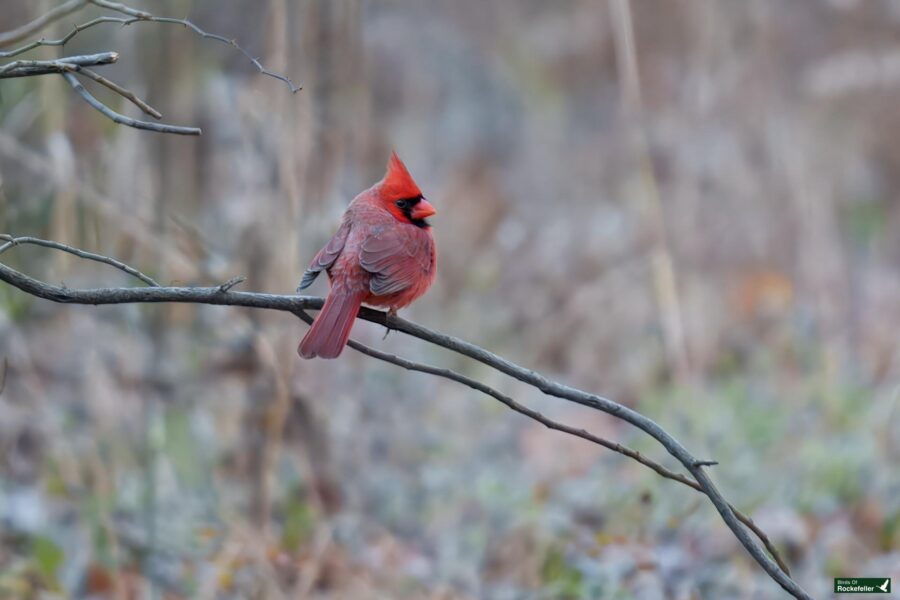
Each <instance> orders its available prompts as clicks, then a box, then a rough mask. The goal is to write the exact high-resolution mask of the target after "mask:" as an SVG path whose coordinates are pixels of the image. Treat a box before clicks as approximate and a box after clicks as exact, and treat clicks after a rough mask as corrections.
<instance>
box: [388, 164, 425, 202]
mask: <svg viewBox="0 0 900 600" xmlns="http://www.w3.org/2000/svg"><path fill="white" fill-rule="evenodd" d="M381 191H382V193H383V194H384V195H385V196H387V197H388V199H391V200H396V199H400V198H417V197H419V196H421V195H422V191H421V190H420V189H419V186H417V185H416V182H415V181H413V178H412V176H411V175H410V174H409V171H407V170H406V165H404V164H403V161H402V160H400V157H399V156H397V153H396V152H391V159H390V160H389V161H388V165H387V173H385V174H384V179H382V180H381Z"/></svg>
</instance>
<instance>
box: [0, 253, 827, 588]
mask: <svg viewBox="0 0 900 600" xmlns="http://www.w3.org/2000/svg"><path fill="white" fill-rule="evenodd" d="M3 239H6V240H8V241H7V243H6V244H4V245H3V246H0V253H2V252H4V251H6V250H8V249H9V248H11V247H12V246H14V245H15V240H16V239H17V238H13V237H12V236H3ZM19 239H21V238H19ZM41 242H45V243H44V244H38V245H46V246H47V247H50V248H56V247H57V246H62V247H63V248H60V249H65V251H67V252H70V251H71V250H77V249H73V248H71V247H70V246H66V245H65V244H59V242H48V241H46V240H41ZM32 243H37V242H32ZM77 252H82V253H84V254H86V255H87V254H90V255H92V256H95V257H101V258H103V259H106V260H100V261H99V262H105V263H107V264H112V265H113V266H117V265H122V266H126V265H124V264H123V263H120V262H119V261H117V260H115V259H112V258H109V257H103V256H102V255H94V254H93V253H86V252H84V251H82V250H77ZM94 260H96V259H94ZM117 268H121V267H120V266H117ZM128 268H129V269H130V268H131V267H128ZM132 270H134V269H132ZM134 271H135V272H137V271H136V270H134ZM145 277H146V276H145ZM0 280H2V281H5V282H6V283H8V284H10V285H12V286H13V287H16V288H18V289H19V290H21V291H23V292H25V293H27V294H30V295H32V296H35V297H37V298H43V299H45V300H51V301H53V302H60V303H66V304H93V305H99V304H130V303H144V302H146V303H160V302H185V303H194V304H210V305H219V306H244V307H250V308H266V309H274V310H281V311H285V312H290V313H293V314H294V315H296V316H297V317H299V318H300V319H302V320H304V321H305V322H307V323H310V322H311V321H312V318H311V317H310V316H309V315H308V314H306V313H305V312H304V311H305V310H306V309H320V308H321V307H322V305H323V304H324V300H323V299H322V298H316V297H311V296H283V295H275V294H260V293H252V292H232V291H230V288H228V287H227V286H228V285H229V283H230V282H226V283H225V284H222V285H220V286H215V287H153V286H151V287H142V288H100V289H77V290H76V289H69V288H66V287H59V286H54V285H50V284H47V283H44V282H42V281H39V280H37V279H34V278H32V277H29V276H27V275H25V274H23V273H20V272H18V271H16V270H14V269H11V268H10V267H8V266H6V265H4V264H3V263H0ZM142 281H145V280H144V279H142ZM145 283H146V281H145ZM358 318H360V319H363V320H366V321H370V322H372V323H377V324H379V325H382V326H384V327H387V328H390V329H393V330H396V331H400V332H402V333H406V334H407V335H411V336H413V337H417V338H419V339H421V340H424V341H426V342H429V343H431V344H434V345H437V346H440V347H442V348H445V349H447V350H451V351H453V352H456V353H458V354H461V355H463V356H466V357H469V358H472V359H474V360H477V361H479V362H481V363H482V364H485V365H487V366H489V367H491V368H493V369H495V370H497V371H500V372H501V373H504V374H506V375H509V376H511V377H513V378H515V379H518V380H519V381H522V382H524V383H527V384H528V385H531V386H532V387H535V388H536V389H538V390H540V391H541V392H543V393H545V394H547V395H550V396H555V397H557V398H561V399H564V400H567V401H569V402H574V403H576V404H580V405H582V406H587V407H589V408H593V409H595V410H599V411H601V412H604V413H606V414H609V415H612V416H614V417H616V418H618V419H621V420H623V421H625V422H627V423H629V424H631V425H633V426H634V427H637V428H638V429H640V430H642V431H644V432H645V433H647V434H649V435H650V436H652V437H653V438H654V439H656V440H657V441H658V442H659V443H660V444H661V445H662V446H663V447H664V448H665V449H666V451H668V453H669V454H670V455H672V456H673V457H674V458H676V459H677V460H678V461H679V462H680V463H681V464H682V465H683V466H684V468H685V469H686V470H687V471H688V472H689V473H690V474H691V476H692V477H693V480H691V479H689V478H688V477H687V476H685V475H679V474H677V473H674V472H672V471H669V470H668V469H666V468H665V467H663V466H662V465H659V464H658V463H655V462H654V461H651V460H649V459H647V458H645V457H643V456H642V455H640V454H639V453H637V452H635V451H633V450H630V449H627V448H625V447H624V446H621V445H619V444H616V443H614V442H610V441H608V440H604V439H602V438H598V437H596V436H593V435H591V434H589V433H588V432H586V431H584V430H579V429H577V428H573V427H569V426H566V425H562V424H559V423H556V422H555V421H552V420H550V419H548V418H546V417H544V416H543V415H542V414H541V413H538V412H537V411H534V410H532V409H529V408H527V407H524V406H523V405H520V404H518V403H517V402H515V401H514V400H512V399H511V398H509V397H507V396H505V395H503V394H501V393H500V392H498V391H496V390H494V389H493V388H490V387H489V386H487V385H485V384H483V383H481V382H478V381H476V380H474V379H471V378H468V377H466V376H464V375H461V374H458V373H455V372H453V371H450V370H448V369H440V368H437V367H431V366H428V365H423V364H421V363H415V362H413V361H409V360H406V359H403V358H400V357H397V356H394V355H391V354H388V353H384V352H380V351H378V350H375V349H373V348H369V347H367V346H364V345H363V344H360V343H358V342H355V341H352V342H351V343H350V346H351V347H352V348H354V349H355V350H358V351H360V352H363V353H364V354H366V355H368V356H371V357H373V358H377V359H379V360H383V361H386V362H390V363H392V364H395V365H398V366H401V367H403V368H406V369H410V370H416V371H420V372H423V373H428V374H431V375H436V376H439V377H444V378H446V379H450V380H453V381H456V382H458V383H462V384H463V385H467V386H469V387H471V388H472V389H475V390H478V391H481V392H483V393H485V394H488V395H490V396H492V397H494V398H495V399H497V400H500V401H501V402H503V403H504V404H506V405H507V406H508V407H510V408H512V409H513V410H516V411H517V412H519V413H521V414H524V415H525V416H528V417H530V418H532V419H535V420H536V421H538V422H540V423H542V424H544V425H546V426H547V427H550V428H552V429H557V430H558V431H562V432H565V433H568V434H570V435H575V436H577V437H580V438H582V439H586V440H588V441H592V442H594V443H597V444H600V445H601V446H604V447H606V448H609V449H611V450H614V451H616V452H619V453H620V454H623V455H624V456H628V457H629V458H632V459H634V460H637V461H638V462H640V463H641V464H643V465H645V466H649V467H650V468H651V469H653V470H654V471H656V472H657V473H659V474H660V475H662V476H664V477H666V478H668V479H673V480H675V481H679V482H680V483H683V484H685V485H688V486H690V487H692V488H693V489H695V490H699V491H702V492H703V494H705V495H706V496H707V497H708V498H709V500H710V501H711V502H712V503H713V505H714V506H715V508H716V510H717V511H718V512H719V515H720V516H721V517H722V520H723V521H725V523H726V525H728V527H729V528H730V529H731V531H732V532H733V533H734V535H735V536H736V537H737V539H738V541H740V543H741V545H742V546H744V548H745V549H746V550H747V552H748V553H749V554H750V555H751V556H752V557H753V558H754V560H756V562H757V563H758V564H759V565H760V566H761V567H762V568H763V569H764V570H765V571H766V573H767V574H768V575H769V576H770V577H771V578H772V579H773V580H774V581H775V582H777V583H778V584H779V585H780V586H781V587H782V588H783V589H784V590H785V591H787V592H788V593H789V594H791V595H792V596H793V597H795V598H799V599H803V600H811V596H810V595H809V594H808V593H807V592H806V591H805V590H804V589H803V588H802V587H800V586H799V585H798V584H797V583H796V582H795V581H794V580H793V579H791V576H790V574H789V573H788V571H787V569H786V568H784V567H782V566H780V565H783V564H784V563H783V561H782V560H781V558H780V557H779V556H778V553H777V551H775V549H774V547H772V545H771V543H770V542H769V541H768V538H767V537H766V536H765V534H764V533H762V532H761V531H760V530H759V528H758V527H756V526H755V525H753V524H752V520H750V519H749V518H747V517H744V518H741V517H739V516H738V514H739V513H738V512H737V511H736V510H735V509H734V508H733V507H732V505H731V504H730V503H729V502H728V501H727V500H725V498H724V497H723V496H722V494H721V492H719V490H718V489H717V488H716V486H715V484H714V483H713V482H712V480H711V479H710V478H709V476H708V475H707V474H706V472H705V471H704V469H703V466H704V465H705V464H708V461H700V460H697V459H696V458H694V456H693V455H691V453H690V452H688V450H687V449H686V448H684V446H682V445H681V444H680V443H679V442H678V441H677V440H676V439H675V438H673V437H672V436H671V435H670V434H669V433H668V432H667V431H665V430H664V429H663V428H662V427H661V426H660V425H658V424H657V423H656V422H654V421H653V420H652V419H650V418H648V417H646V416H644V415H642V414H640V413H638V412H637V411H634V410H632V409H630V408H628V407H626V406H624V405H621V404H619V403H617V402H614V401H613V400H610V399H608V398H604V397H602V396H598V395H596V394H591V393H589V392H585V391H582V390H579V389H576V388H573V387H570V386H567V385H564V384H562V383H558V382H556V381H553V380H551V379H549V378H547V377H545V376H544V375H542V374H540V373H538V372H536V371H532V370H530V369H526V368H523V367H521V366H519V365H517V364H515V363H513V362H511V361H509V360H507V359H505V358H503V357H501V356H498V355H496V354H494V353H492V352H490V351H488V350H485V349H484V348H481V347H479V346H476V345H474V344H471V343H469V342H466V341H464V340H461V339H459V338H455V337H452V336H448V335H445V334H442V333H439V332H437V331H433V330H431V329H428V328H425V327H422V326H421V325H417V324H415V323H412V322H410V321H406V320H404V319H401V318H399V317H397V316H393V315H390V314H388V313H384V312H381V311H377V310H374V309H370V308H365V307H363V308H362V309H361V310H360V312H359V316H358ZM741 516H742V517H743V515H741ZM742 523H743V524H744V525H746V526H747V527H748V528H750V529H751V530H752V531H754V532H755V533H756V534H757V535H758V536H759V538H760V539H761V540H762V541H763V542H764V544H765V546H766V547H767V548H769V550H770V551H771V552H772V553H773V556H774V557H775V558H776V560H773V559H772V558H770V557H769V556H768V555H767V554H766V551H765V550H764V549H763V548H762V547H760V546H759V545H758V544H757V543H756V541H755V540H754V539H753V538H751V537H750V535H749V533H748V532H747V530H746V529H745V528H744V525H742ZM776 561H777V562H776Z"/></svg>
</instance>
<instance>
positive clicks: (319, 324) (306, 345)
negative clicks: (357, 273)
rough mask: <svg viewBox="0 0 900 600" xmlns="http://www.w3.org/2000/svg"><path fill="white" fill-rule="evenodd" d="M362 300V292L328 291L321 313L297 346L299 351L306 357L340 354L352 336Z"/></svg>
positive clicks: (331, 356) (328, 356) (335, 355)
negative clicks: (351, 332) (343, 292)
mask: <svg viewBox="0 0 900 600" xmlns="http://www.w3.org/2000/svg"><path fill="white" fill-rule="evenodd" d="M361 303H362V294H341V293H334V292H332V293H331V294H328V298H326V299H325V305H324V306H323V307H322V310H321V312H319V316H317V317H316V320H315V321H313V324H312V327H310V328H309V331H307V332H306V335H305V336H304V337H303V340H302V341H301V342H300V346H298V347H297V354H299V355H300V356H302V357H303V358H314V357H316V356H318V357H320V358H336V357H337V356H338V355H339V354H340V353H341V351H342V350H343V349H344V346H345V345H346V344H347V340H348V339H349V338H350V330H351V329H352V328H353V321H354V320H356V314H357V313H358V312H359V305H360V304H361Z"/></svg>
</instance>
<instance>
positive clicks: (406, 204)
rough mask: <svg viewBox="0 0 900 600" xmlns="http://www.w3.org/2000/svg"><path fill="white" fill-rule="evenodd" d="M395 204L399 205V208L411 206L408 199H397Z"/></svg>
mask: <svg viewBox="0 0 900 600" xmlns="http://www.w3.org/2000/svg"><path fill="white" fill-rule="evenodd" d="M394 204H396V205H397V208H406V207H407V206H409V202H408V201H406V200H397V201H396V202H395V203H394Z"/></svg>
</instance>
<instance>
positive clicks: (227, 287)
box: [219, 275, 247, 294]
mask: <svg viewBox="0 0 900 600" xmlns="http://www.w3.org/2000/svg"><path fill="white" fill-rule="evenodd" d="M245 281H247V278H246V277H244V276H243V275H238V276H237V277H232V278H231V279H229V280H228V281H226V282H225V283H223V284H222V285H220V286H219V292H220V293H222V294H225V293H227V292H229V291H231V288H233V287H234V286H236V285H238V284H241V283H244V282H245Z"/></svg>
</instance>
